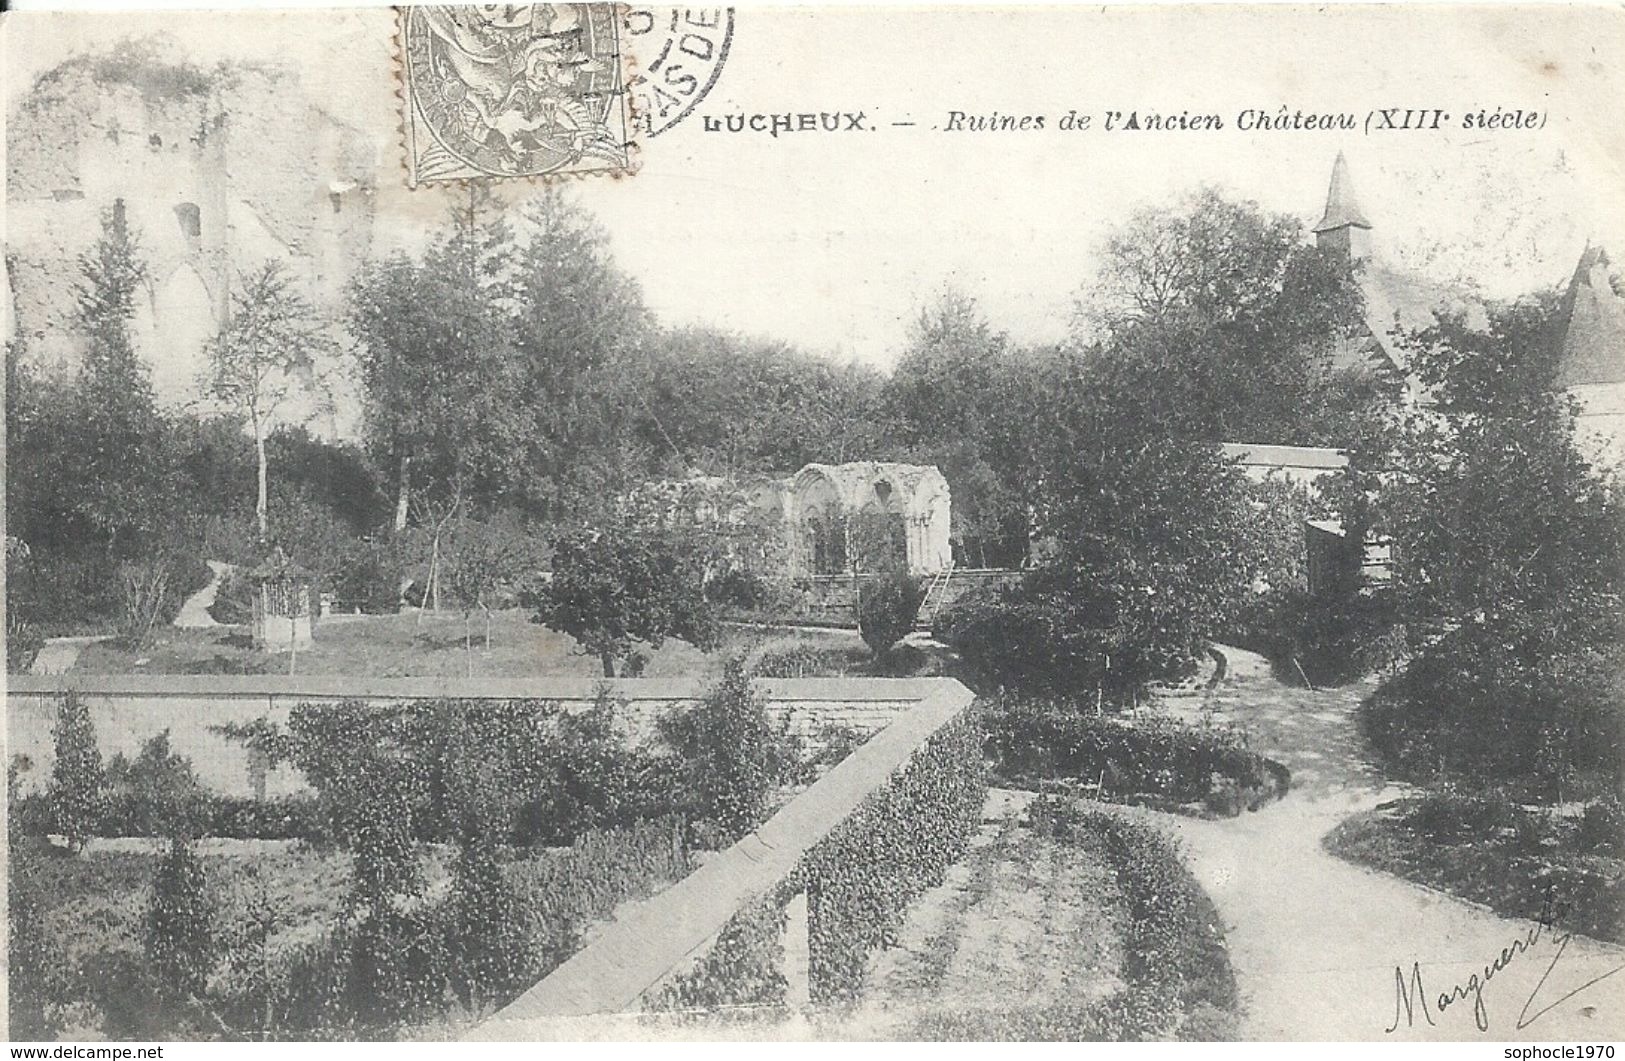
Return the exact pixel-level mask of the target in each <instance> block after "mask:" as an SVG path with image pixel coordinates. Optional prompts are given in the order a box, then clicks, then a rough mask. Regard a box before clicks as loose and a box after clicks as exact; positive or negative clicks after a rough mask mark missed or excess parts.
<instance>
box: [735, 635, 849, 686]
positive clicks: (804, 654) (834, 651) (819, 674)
mask: <svg viewBox="0 0 1625 1061" xmlns="http://www.w3.org/2000/svg"><path fill="white" fill-rule="evenodd" d="M846 665H847V654H846V652H845V651H844V650H842V649H838V648H818V647H815V646H813V645H810V644H807V643H805V642H801V643H794V644H789V645H782V646H769V647H768V648H766V649H764V650H763V651H762V653H761V655H759V656H757V657H756V663H755V665H754V666H753V667H752V671H753V672H754V673H755V675H756V676H757V677H759V678H826V677H830V676H834V675H840V674H844V673H846Z"/></svg>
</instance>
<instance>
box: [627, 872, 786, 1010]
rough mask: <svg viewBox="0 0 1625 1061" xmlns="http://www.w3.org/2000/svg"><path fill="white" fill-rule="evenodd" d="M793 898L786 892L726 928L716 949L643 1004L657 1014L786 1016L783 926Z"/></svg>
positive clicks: (738, 916)
mask: <svg viewBox="0 0 1625 1061" xmlns="http://www.w3.org/2000/svg"><path fill="white" fill-rule="evenodd" d="M789 900H790V896H789V895H788V894H787V893H786V888H785V887H783V886H781V887H779V888H776V889H774V890H773V891H772V892H770V893H769V894H768V895H766V896H764V897H762V898H761V899H758V900H757V901H756V902H754V903H751V904H750V905H749V906H747V907H745V908H744V909H743V910H741V911H739V912H738V913H737V914H735V915H734V916H733V917H731V918H729V920H728V923H727V924H726V925H724V926H722V931H720V932H718V933H717V939H716V942H715V943H714V944H712V946H711V949H710V950H708V951H706V952H705V955H704V956H703V957H701V958H700V960H699V961H698V962H696V963H695V964H694V966H693V967H692V968H690V969H687V970H685V971H684V972H682V973H680V974H678V975H677V976H675V977H673V978H672V979H671V980H670V981H668V982H667V983H666V984H665V985H663V986H662V987H661V988H660V989H659V990H658V991H656V992H654V993H653V994H651V995H649V996H648V997H646V998H645V999H644V1000H643V1003H642V1004H643V1008H644V1009H646V1010H648V1011H650V1012H656V1013H681V1014H703V1015H705V1016H707V1017H711V1016H723V1017H729V1016H740V1017H755V1016H763V1015H767V1016H772V1015H774V1014H777V1013H780V1012H782V1011H783V1007H784V1003H785V993H786V988H787V987H788V986H789V985H788V984H787V983H786V981H785V978H784V968H783V966H784V923H785V912H786V905H787V904H788V902H789Z"/></svg>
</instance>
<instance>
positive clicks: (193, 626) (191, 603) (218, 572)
mask: <svg viewBox="0 0 1625 1061" xmlns="http://www.w3.org/2000/svg"><path fill="white" fill-rule="evenodd" d="M207 563H208V565H209V570H210V571H211V572H212V573H213V576H214V577H213V578H211V579H209V584H208V585H207V586H204V587H203V588H202V589H200V590H198V591H197V592H196V593H194V594H192V595H191V596H190V597H187V598H186V601H185V603H183V604H182V605H181V610H180V611H179V612H177V613H176V614H175V622H174V625H175V626H179V627H183V628H185V629H189V630H203V629H208V628H209V627H211V626H219V625H220V624H219V623H217V622H215V620H214V616H212V615H210V614H209V608H210V606H211V605H213V604H214V597H215V594H216V593H219V592H220V580H221V579H223V578H225V577H226V572H228V571H230V570H231V565H230V564H224V563H221V562H220V561H219V560H209V561H207Z"/></svg>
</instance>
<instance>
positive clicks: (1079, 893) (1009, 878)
mask: <svg viewBox="0 0 1625 1061" xmlns="http://www.w3.org/2000/svg"><path fill="white" fill-rule="evenodd" d="M991 828H992V829H996V830H998V835H997V837H996V839H993V840H992V842H991V843H985V844H982V845H979V846H978V847H977V848H975V849H974V850H973V851H972V853H971V855H970V856H969V857H968V858H967V859H966V862H965V864H964V867H963V870H962V871H956V872H960V877H959V879H958V880H957V881H955V882H953V884H952V886H950V887H949V888H944V889H941V890H939V891H938V892H934V893H931V894H929V895H928V896H927V897H926V898H925V899H924V900H923V901H922V902H920V903H918V904H916V905H915V906H914V907H913V908H911V910H910V913H909V920H908V921H907V922H906V923H905V925H904V926H903V929H902V931H901V932H900V934H899V936H900V939H901V940H902V941H903V948H904V949H903V951H902V952H901V953H900V954H898V955H893V954H891V953H889V952H888V953H887V954H886V955H885V956H884V957H883V958H882V961H881V969H880V975H879V976H877V977H876V978H875V983H874V984H873V986H872V988H871V989H870V990H869V991H867V992H866V993H865V1003H866V1006H865V1007H864V1008H863V1009H861V1010H860V1011H859V1012H858V1013H857V1014H855V1016H854V1019H853V1021H852V1022H851V1024H850V1026H849V1029H846V1030H849V1031H850V1032H851V1033H853V1034H858V1035H863V1036H868V1035H870V1034H873V1033H875V1032H877V1031H878V1032H879V1033H880V1035H881V1036H882V1037H885V1038H899V1039H908V1040H931V1041H984V1042H985V1041H1033V1040H1052V1041H1053V1040H1059V1041H1073V1042H1076V1041H1138V1040H1165V1039H1185V1040H1203V1041H1207V1040H1230V1039H1234V1038H1235V1037H1236V1034H1237V1026H1238V1018H1239V1012H1238V1011H1239V1001H1238V997H1237V992H1236V983H1235V977H1234V974H1233V972H1232V970H1231V968H1230V961H1229V956H1228V953H1227V951H1226V949H1225V944H1224V931H1223V927H1222V922H1221V921H1220V920H1219V917H1218V914H1217V911H1215V910H1214V908H1213V905H1212V903H1211V901H1210V900H1209V899H1208V898H1207V896H1206V894H1205V893H1203V892H1202V890H1201V888H1200V886H1199V885H1198V884H1197V883H1196V881H1195V879H1194V878H1192V877H1191V875H1190V872H1189V871H1188V870H1187V869H1186V868H1185V866H1184V863H1183V862H1182V860H1181V859H1180V856H1179V852H1178V851H1177V849H1176V848H1175V847H1174V845H1173V844H1172V843H1171V842H1169V841H1168V840H1167V839H1166V838H1165V837H1163V836H1162V835H1161V834H1160V833H1158V832H1157V831H1156V830H1155V829H1154V828H1152V827H1150V826H1148V825H1145V824H1142V823H1138V822H1133V821H1130V820H1128V819H1126V818H1124V817H1122V816H1121V815H1119V814H1117V813H1115V812H1112V811H1107V810H1102V809H1098V805H1090V804H1087V803H1073V802H1070V801H1067V802H1056V801H1051V800H1044V799H1040V800H1039V801H1037V802H1035V803H1034V804H1032V805H1031V806H1030V808H1029V813H1028V820H1027V821H1026V822H1024V823H1021V824H1019V825H1018V824H1016V823H1015V822H1014V821H1008V822H1006V823H1005V824H1004V825H1002V826H992V827H991ZM888 1017H889V1018H890V1019H889V1020H888V1019H887V1018H888ZM877 1019H879V1020H881V1021H883V1022H884V1023H882V1024H881V1025H880V1026H879V1027H878V1028H877V1026H876V1024H875V1023H874V1022H875V1021H876V1020H877Z"/></svg>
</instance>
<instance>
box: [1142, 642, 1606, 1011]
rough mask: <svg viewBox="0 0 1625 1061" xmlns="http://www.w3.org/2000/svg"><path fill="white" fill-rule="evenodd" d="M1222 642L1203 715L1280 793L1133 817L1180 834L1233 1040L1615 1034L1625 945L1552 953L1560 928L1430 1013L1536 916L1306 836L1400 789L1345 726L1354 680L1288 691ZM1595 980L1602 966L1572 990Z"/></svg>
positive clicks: (1570, 946) (1352, 727) (1589, 944)
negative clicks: (1228, 730)
mask: <svg viewBox="0 0 1625 1061" xmlns="http://www.w3.org/2000/svg"><path fill="white" fill-rule="evenodd" d="M1225 654H1226V656H1227V657H1228V659H1229V663H1230V668H1229V673H1228V675H1227V677H1226V681H1225V684H1224V685H1223V686H1222V687H1221V688H1220V689H1218V690H1216V691H1215V695H1214V697H1213V703H1214V704H1215V706H1216V707H1217V709H1218V711H1217V713H1218V716H1219V718H1220V719H1221V720H1227V721H1233V722H1237V723H1239V724H1242V725H1244V726H1245V727H1246V728H1247V730H1248V732H1249V734H1250V741H1251V746H1252V747H1253V749H1254V750H1256V751H1259V752H1262V753H1263V754H1265V755H1268V756H1271V757H1272V758H1275V759H1277V760H1279V761H1281V762H1283V763H1285V764H1286V765H1287V766H1288V767H1289V768H1290V769H1291V770H1292V783H1293V787H1292V791H1291V792H1290V793H1288V795H1287V796H1286V798H1285V799H1283V800H1281V801H1279V802H1277V803H1273V804H1270V805H1268V806H1266V807H1264V808H1263V809H1261V810H1259V811H1257V812H1256V813H1251V814H1243V815H1242V816H1241V817H1238V818H1231V819H1225V820H1219V821H1203V820H1198V819H1192V818H1184V817H1177V816H1174V815H1168V814H1161V813H1157V812H1153V811H1142V810H1136V811H1134V812H1133V813H1137V814H1143V815H1145V816H1148V817H1151V818H1153V819H1155V820H1156V821H1158V822H1159V823H1160V824H1161V825H1162V826H1163V827H1165V828H1167V829H1169V830H1170V831H1171V832H1173V833H1175V834H1177V835H1178V836H1179V838H1180V839H1181V840H1182V841H1183V843H1184V845H1185V848H1186V850H1187V852H1188V861H1189V864H1190V866H1191V870H1192V872H1193V873H1194V874H1195V875H1196V877H1197V879H1198V880H1199V881H1201V883H1202V885H1203V886H1204V887H1205V888H1206V889H1207V892H1208V894H1209V895H1210V896H1212V898H1213V901H1214V903H1215V905H1216V906H1217V907H1218V909H1219V912H1220V914H1221V915H1222V916H1223V918H1224V920H1225V924H1226V936H1227V941H1228V943H1229V947H1230V956H1231V962H1232V965H1233V966H1234V968H1235V972H1236V979H1237V982H1238V984H1239V986H1240V988H1241V991H1242V996H1243V1002H1244V1005H1245V1006H1246V1010H1247V1012H1246V1022H1245V1025H1244V1035H1245V1036H1246V1037H1247V1038H1249V1039H1272V1040H1280V1039H1343V1040H1346V1039H1361V1040H1365V1039H1378V1040H1380V1039H1383V1038H1393V1039H1399V1040H1413V1039H1428V1040H1491V1041H1500V1040H1511V1039H1517V1040H1523V1041H1528V1040H1531V1039H1534V1040H1560V1039H1561V1040H1569V1041H1591V1042H1596V1041H1599V1040H1617V1039H1621V1038H1625V948H1620V947H1617V946H1613V945H1610V944H1606V943H1601V942H1598V941H1596V940H1592V939H1589V938H1587V937H1583V936H1575V937H1573V938H1571V939H1570V940H1569V941H1568V943H1567V946H1566V948H1563V949H1562V954H1561V957H1560V958H1559V959H1558V960H1557V962H1556V964H1555V965H1554V964H1553V959H1554V957H1556V956H1557V955H1558V953H1559V946H1558V942H1559V941H1560V940H1561V938H1562V937H1561V935H1560V934H1555V933H1554V932H1552V931H1551V930H1547V931H1546V932H1545V933H1544V934H1543V935H1542V936H1541V937H1539V938H1538V939H1537V941H1536V942H1535V943H1534V944H1533V945H1532V946H1530V947H1528V948H1527V951H1526V952H1524V953H1514V954H1511V955H1510V961H1509V962H1508V963H1507V964H1506V966H1505V968H1504V969H1501V970H1498V971H1496V972H1494V974H1493V976H1492V977H1491V979H1490V980H1489V981H1488V982H1487V983H1486V984H1485V986H1484V988H1483V991H1482V994H1481V996H1478V995H1473V994H1469V997H1468V998H1467V1001H1465V1002H1461V1003H1456V1004H1452V1005H1450V1006H1449V1007H1448V1008H1447V1009H1446V1010H1445V1011H1443V1012H1442V1013H1441V1012H1439V1011H1438V1010H1437V1008H1436V1006H1435V1003H1436V1000H1437V999H1438V996H1439V995H1440V994H1442V993H1446V992H1449V991H1450V990H1451V989H1452V988H1453V987H1454V986H1455V985H1457V984H1458V983H1461V984H1465V983H1466V982H1467V980H1468V978H1469V977H1470V976H1472V975H1473V974H1474V973H1475V972H1476V973H1477V974H1478V976H1479V977H1480V978H1482V977H1483V975H1484V969H1485V966H1486V964H1487V963H1490V962H1493V961H1495V960H1496V959H1497V958H1498V957H1499V956H1500V955H1501V954H1502V951H1503V949H1504V948H1509V947H1511V946H1512V944H1513V943H1514V941H1517V940H1524V939H1526V937H1527V936H1528V935H1529V933H1530V931H1531V930H1532V929H1533V928H1534V927H1535V926H1534V925H1533V924H1532V923H1530V922H1524V921H1513V920H1509V919H1507V918H1503V917H1500V916H1498V915H1496V914H1493V913H1490V912H1488V911H1487V910H1485V909H1483V908H1481V907H1478V906H1476V905H1474V904H1470V903H1466V902H1462V901H1460V900H1457V899H1454V898H1451V897H1449V896H1446V895H1443V894H1441V893H1439V892H1436V891H1433V890H1431V889H1427V888H1423V887H1421V886H1418V885H1415V884H1411V883H1409V882H1406V881H1403V880H1400V879H1399V878H1396V877H1392V876H1389V875H1387V874H1382V873H1377V872H1375V871H1371V870H1366V869H1362V868H1360V867H1358V866H1354V865H1352V864H1350V863H1347V862H1344V861H1342V860H1340V859H1338V858H1335V857H1333V856H1332V855H1331V854H1329V853H1328V852H1327V851H1326V850H1325V849H1324V848H1323V847H1322V846H1321V839H1322V838H1323V837H1324V836H1325V835H1326V833H1327V832H1329V831H1330V830H1331V829H1332V827H1333V826H1335V825H1336V824H1337V823H1338V822H1339V821H1340V820H1342V819H1343V818H1345V817H1348V816H1349V815H1351V814H1354V813H1357V812H1360V811H1363V810H1367V809H1369V808H1371V807H1373V806H1375V805H1376V804H1378V803H1380V802H1383V801H1385V800H1389V799H1393V798H1395V797H1397V796H1399V795H1402V794H1403V791H1404V790H1403V789H1401V788H1399V787H1397V786H1393V785H1390V784H1388V783H1387V782H1385V780H1384V778H1383V776H1382V772H1381V770H1380V769H1379V768H1377V767H1376V766H1375V765H1373V763H1372V762H1371V760H1370V758H1369V756H1368V754H1367V753H1366V750H1365V747H1364V743H1363V740H1362V738H1361V736H1360V734H1359V731H1358V728H1357V725H1356V721H1355V708H1356V706H1357V705H1358V703H1359V701H1360V699H1361V698H1362V697H1363V696H1364V695H1366V694H1367V693H1368V692H1369V687H1368V686H1366V687H1361V686H1356V687H1351V688H1344V689H1330V690H1319V691H1311V690H1308V689H1304V688H1301V687H1293V686H1292V685H1289V684H1287V683H1284V682H1281V681H1279V680H1277V679H1276V678H1275V677H1274V676H1272V675H1271V673H1270V669H1269V665H1268V663H1267V662H1266V661H1264V660H1263V659H1262V658H1260V657H1258V656H1256V655H1253V654H1251V653H1247V652H1242V651H1240V650H1235V649H1226V650H1225ZM1416 963H1420V967H1421V975H1422V981H1423V984H1424V985H1425V987H1426V991H1427V996H1428V997H1429V998H1430V999H1431V1000H1433V1001H1431V1002H1430V1003H1429V1007H1428V1011H1427V1016H1424V1015H1423V1011H1422V1009H1421V1008H1420V1006H1418V1008H1417V1009H1416V1013H1415V1017H1414V1023H1408V1022H1407V1020H1406V1017H1405V1013H1404V1010H1403V1007H1402V1006H1401V1003H1400V998H1399V996H1400V992H1399V991H1398V990H1397V987H1396V983H1395V975H1396V969H1403V970H1404V972H1405V974H1406V975H1407V977H1409V976H1410V974H1411V973H1412V971H1413V966H1414V965H1415V964H1416ZM1548 969H1550V973H1549V975H1547V971H1548ZM1543 975H1546V980H1545V983H1544V984H1542V983H1541V978H1542V976H1543ZM1597 977H1607V978H1606V979H1602V980H1600V981H1599V982H1596V983H1593V984H1591V986H1589V987H1587V986H1585V985H1586V984H1587V983H1588V982H1590V981H1592V980H1593V979H1594V978H1597ZM1571 992H1577V993H1574V994H1573V995H1572V997H1569V998H1567V999H1566V1000H1565V999H1564V996H1566V995H1569V994H1570V993H1571ZM1478 997H1481V998H1482V1000H1483V1009H1482V1015H1483V1018H1484V1020H1483V1023H1484V1024H1485V1025H1487V1030H1484V1031H1480V1029H1479V1027H1478V1024H1479V1021H1478V1019H1477V1017H1478V1014H1477V1013H1475V1000H1476V998H1478ZM1531 998H1533V999H1534V1002H1533V1004H1532V1005H1530V1006H1528V1009H1527V1012H1528V1013H1529V1014H1530V1015H1535V1014H1539V1013H1540V1011H1541V1010H1542V1009H1543V1008H1545V1007H1546V1006H1547V1005H1549V1004H1553V1003H1555V1004H1556V1005H1555V1006H1554V1008H1552V1009H1551V1010H1550V1011H1549V1012H1546V1013H1544V1014H1543V1015H1540V1016H1538V1018H1537V1019H1536V1020H1534V1021H1533V1022H1528V1021H1527V1018H1526V1023H1527V1027H1526V1028H1524V1029H1522V1030H1520V1029H1519V1028H1518V1024H1519V1014H1520V1011H1523V1010H1524V1009H1525V1003H1526V1002H1527V1001H1528V1000H1530V999H1531ZM1560 1000H1561V1001H1560ZM1396 1010H1397V1022H1398V1023H1397V1027H1396V1028H1395V1030H1394V1031H1393V1032H1392V1033H1389V1032H1388V1029H1389V1028H1390V1027H1391V1026H1394V1025H1395V1023H1396ZM1430 1018H1431V1021H1432V1023H1429V1019H1430Z"/></svg>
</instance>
